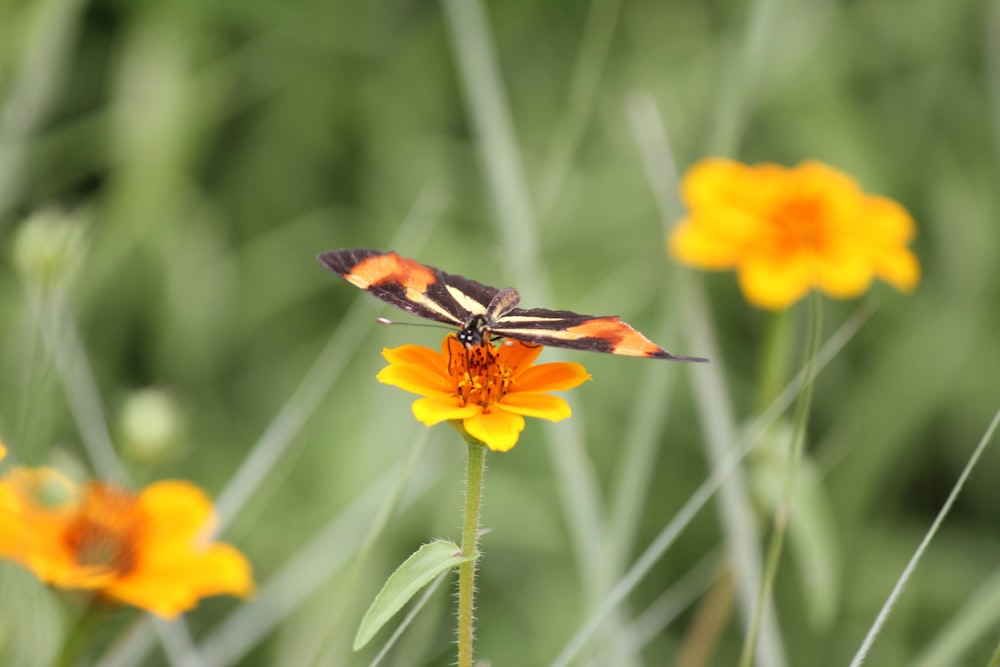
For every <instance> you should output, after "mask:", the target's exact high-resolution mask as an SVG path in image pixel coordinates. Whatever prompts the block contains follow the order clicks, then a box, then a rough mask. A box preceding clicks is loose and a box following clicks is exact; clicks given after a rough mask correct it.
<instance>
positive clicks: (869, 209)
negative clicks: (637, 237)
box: [669, 159, 920, 310]
mask: <svg viewBox="0 0 1000 667" xmlns="http://www.w3.org/2000/svg"><path fill="white" fill-rule="evenodd" d="M682 187H683V195H684V200H685V202H686V203H687V206H688V210H689V214H688V217H686V218H685V219H684V220H682V221H681V222H680V224H679V225H678V226H677V227H676V228H675V229H674V232H673V234H672V235H671V237H670V241H669V248H670V251H671V253H672V254H673V255H674V257H676V258H677V259H678V260H679V261H681V262H683V263H685V264H689V265H692V266H696V267H700V268H703V269H713V270H725V269H735V270H736V271H737V274H738V280H739V284H740V288H741V289H742V291H743V294H744V296H745V297H746V299H747V301H749V302H750V303H751V304H753V305H755V306H759V307H761V308H769V309H773V310H780V309H784V308H787V307H788V306H790V305H792V304H793V303H795V302H796V301H798V300H799V299H801V298H802V297H803V296H805V295H806V293H808V291H809V290H810V289H811V288H813V287H818V288H819V289H821V290H822V291H823V292H826V293H827V294H828V295H830V296H832V297H834V298H840V299H844V298H850V297H855V296H858V295H860V294H863V293H864V292H865V291H866V290H867V289H868V288H869V286H870V284H871V281H872V279H873V278H880V279H882V280H884V281H886V282H888V283H889V284H891V285H893V286H894V287H896V288H897V289H899V290H902V291H910V290H912V289H913V288H914V287H916V285H917V282H919V280H920V265H919V264H918V262H917V259H916V257H915V256H914V255H913V253H912V252H911V251H910V250H909V248H907V247H906V246H907V244H908V243H909V242H910V241H911V240H912V238H913V236H914V234H915V228H914V224H913V219H912V218H911V217H910V215H909V214H908V213H907V212H906V210H905V209H904V208H903V207H902V206H900V205H899V204H897V203H896V202H894V201H892V200H891V199H887V198H885V197H879V196H877V195H866V194H865V193H864V192H863V191H862V190H861V188H860V187H859V186H858V185H857V183H855V182H854V181H853V180H852V179H851V178H850V177H848V176H847V175H845V174H843V173H841V172H839V171H837V170H835V169H833V168H831V167H828V166H826V165H824V164H821V163H819V162H803V163H802V164H800V165H798V166H797V167H793V168H785V167H782V166H779V165H774V164H761V165H757V166H753V167H750V166H746V165H743V164H740V163H738V162H733V161H731V160H723V159H708V160H704V161H702V162H700V163H699V164H697V165H695V166H694V167H692V168H691V169H690V170H689V171H688V173H687V175H686V176H685V178H684V182H683V186H682Z"/></svg>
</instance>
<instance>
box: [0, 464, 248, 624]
mask: <svg viewBox="0 0 1000 667" xmlns="http://www.w3.org/2000/svg"><path fill="white" fill-rule="evenodd" d="M212 524H213V515H212V505H211V503H210V501H209V500H208V498H207V497H206V496H205V494H204V493H203V492H202V491H201V490H200V489H198V488H197V487H196V486H194V485H192V484H189V483H187V482H182V481H163V482H157V483H155V484H152V485H150V486H149V487H147V488H146V489H145V490H143V491H142V492H141V493H138V494H135V493H132V492H130V491H127V490H125V489H121V488H118V487H116V486H113V485H111V484H106V483H103V482H91V483H89V484H87V485H86V486H85V487H83V488H79V487H77V486H76V485H74V484H73V483H72V482H70V481H69V480H68V479H66V478H65V477H63V476H62V475H60V474H59V473H58V472H56V471H55V470H52V469H49V468H40V469H34V470H33V469H28V468H14V469H12V470H11V471H10V472H9V473H8V474H7V475H6V476H5V477H4V479H2V480H0V556H3V557H5V558H9V559H12V560H15V561H17V562H19V563H21V564H22V565H24V566H25V567H27V568H29V569H30V570H32V571H33V572H34V573H35V574H36V575H37V576H38V578H39V579H41V580H42V581H45V582H47V583H50V584H53V585H55V586H58V587H60V588H74V589H86V590H92V591H96V592H98V593H99V594H100V595H101V596H102V597H105V598H107V599H110V600H115V601H118V602H123V603H126V604H131V605H135V606H137V607H142V608H143V609H146V610H148V611H151V612H153V613H154V614H157V615H159V616H163V617H164V618H173V617H175V616H177V615H178V614H180V613H181V612H184V611H187V610H188V609H191V608H193V607H194V606H195V605H196V604H197V602H198V600H199V599H200V598H203V597H207V596H209V595H217V594H221V593H230V594H234V595H240V596H246V595H249V594H250V593H251V592H252V591H253V580H252V578H251V574H250V566H249V564H248V563H247V561H246V559H245V558H244V557H243V555H242V554H241V553H240V552H239V551H237V550H236V549H234V548H233V547H230V546H228V545H226V544H219V543H214V542H210V541H209V540H208V539H207V534H208V533H209V532H210V531H211V529H212Z"/></svg>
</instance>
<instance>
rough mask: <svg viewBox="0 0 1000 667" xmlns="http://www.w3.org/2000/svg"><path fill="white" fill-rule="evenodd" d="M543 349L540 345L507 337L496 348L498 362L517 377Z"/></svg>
mask: <svg viewBox="0 0 1000 667" xmlns="http://www.w3.org/2000/svg"><path fill="white" fill-rule="evenodd" d="M542 349H544V348H543V347H542V346H541V345H527V344H525V343H522V342H521V341H519V340H515V339H513V338H508V339H506V340H504V341H503V342H502V343H500V347H499V348H498V357H499V363H501V364H503V365H505V366H507V367H508V368H510V369H512V370H513V374H514V377H517V376H518V375H519V374H520V373H521V372H523V371H524V369H526V368H528V367H530V366H531V364H533V363H534V362H535V359H537V358H538V355H539V354H541V353H542Z"/></svg>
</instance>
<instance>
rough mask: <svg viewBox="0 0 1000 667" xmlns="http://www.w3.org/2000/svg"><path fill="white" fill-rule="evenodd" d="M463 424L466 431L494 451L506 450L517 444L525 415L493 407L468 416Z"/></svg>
mask: <svg viewBox="0 0 1000 667" xmlns="http://www.w3.org/2000/svg"><path fill="white" fill-rule="evenodd" d="M462 425H463V426H464V427H465V432H466V433H468V434H469V435H471V436H472V437H473V438H475V439H476V440H478V441H480V442H482V443H483V444H485V445H486V446H487V447H489V448H490V449H492V450H493V451H495V452H506V451H508V450H510V449H511V448H512V447H513V446H514V445H516V444H517V438H518V436H519V435H520V434H521V431H523V430H524V417H522V416H521V415H517V414H514V413H512V412H507V411H506V410H500V409H493V410H490V411H489V412H477V413H476V414H475V415H472V416H471V417H467V418H466V419H465V420H464V421H463V423H462Z"/></svg>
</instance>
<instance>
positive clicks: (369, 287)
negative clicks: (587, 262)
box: [318, 248, 707, 361]
mask: <svg viewBox="0 0 1000 667" xmlns="http://www.w3.org/2000/svg"><path fill="white" fill-rule="evenodd" d="M318 259H319V261H320V262H321V263H322V264H323V265H324V266H326V267H327V268H328V269H330V270H331V271H333V272H334V273H336V274H338V275H339V276H341V277H342V278H344V279H345V280H346V281H347V282H349V283H351V284H352V285H354V286H355V287H359V288H361V289H363V290H365V291H366V292H369V293H370V294H372V295H373V296H376V297H378V298H379V299H381V300H382V301H385V302H386V303H389V304H392V305H394V306H396V307H397V308H401V309H402V310H405V311H407V312H408V313H412V314H414V315H418V316H420V317H424V318H427V319H430V320H434V321H436V322H441V323H442V324H447V325H450V326H453V327H456V328H457V329H458V330H459V331H458V334H457V338H458V340H459V341H460V342H461V343H463V344H464V345H465V346H466V347H468V348H472V347H475V346H477V345H481V344H482V343H483V342H484V341H485V340H489V338H490V337H492V336H502V337H505V338H514V339H516V340H520V341H523V342H526V343H531V344H535V345H545V346H549V347H563V348H568V349H573V350H587V351H591V352H605V353H609V354H619V355H625V356H631V357H646V358H653V359H670V360H674V361H707V359H702V358H700V357H682V356H677V355H673V354H670V353H669V352H667V351H666V350H664V349H662V348H661V347H659V346H658V345H656V344H655V343H653V342H652V341H650V340H649V339H648V338H646V337H645V336H643V335H642V334H641V333H639V332H638V331H636V330H635V329H633V328H632V327H631V326H629V325H628V324H626V323H625V322H622V321H621V320H620V319H619V318H618V317H616V316H613V315H607V316H599V317H595V316H592V315H581V314H580V313H574V312H572V311H569V310H548V309H545V308H518V307H517V306H518V304H519V302H520V298H521V297H520V295H519V294H518V292H517V290H515V289H514V288H512V287H508V288H506V289H502V290H501V289H497V288H495V287H490V286H488V285H484V284H482V283H478V282H476V281H475V280H470V279H469V278H465V277H463V276H458V275H454V274H450V273H445V272H444V271H441V270H440V269H436V268H434V267H432V266H427V265H425V264H421V263H420V262H417V261H416V260H413V259H407V258H405V257H401V256H400V255H397V254H396V253H394V252H383V251H381V250H370V249H366V248H358V249H355V250H347V249H345V250H330V251H328V252H324V253H320V255H319V257H318Z"/></svg>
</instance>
